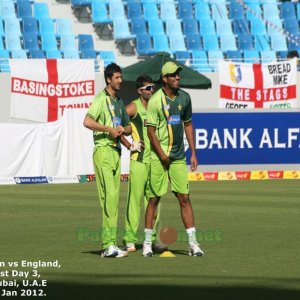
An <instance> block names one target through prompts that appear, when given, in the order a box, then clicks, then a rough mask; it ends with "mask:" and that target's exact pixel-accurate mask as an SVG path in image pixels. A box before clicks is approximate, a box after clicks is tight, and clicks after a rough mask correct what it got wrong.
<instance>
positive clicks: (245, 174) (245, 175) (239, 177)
mask: <svg viewBox="0 0 300 300" xmlns="http://www.w3.org/2000/svg"><path fill="white" fill-rule="evenodd" d="M235 176H236V179H237V180H250V177H251V172H250V171H246V172H235Z"/></svg>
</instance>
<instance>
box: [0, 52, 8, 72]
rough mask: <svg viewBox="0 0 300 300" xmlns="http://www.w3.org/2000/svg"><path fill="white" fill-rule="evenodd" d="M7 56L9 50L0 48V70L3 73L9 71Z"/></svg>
mask: <svg viewBox="0 0 300 300" xmlns="http://www.w3.org/2000/svg"><path fill="white" fill-rule="evenodd" d="M9 58H10V56H9V51H8V50H1V49H0V71H1V72H3V73H4V72H10V68H9Z"/></svg>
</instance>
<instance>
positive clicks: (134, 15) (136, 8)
mask: <svg viewBox="0 0 300 300" xmlns="http://www.w3.org/2000/svg"><path fill="white" fill-rule="evenodd" d="M142 15H143V11H142V5H141V4H140V3H139V2H130V3H127V17H128V19H139V18H141V17H142Z"/></svg>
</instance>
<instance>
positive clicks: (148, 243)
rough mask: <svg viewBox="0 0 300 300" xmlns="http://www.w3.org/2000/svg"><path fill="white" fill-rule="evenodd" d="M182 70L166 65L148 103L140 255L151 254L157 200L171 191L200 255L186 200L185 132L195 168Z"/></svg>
mask: <svg viewBox="0 0 300 300" xmlns="http://www.w3.org/2000/svg"><path fill="white" fill-rule="evenodd" d="M181 70H182V68H181V67H179V66H177V65H176V64H175V63H174V62H166V63H165V64H164V65H163V67H162V72H161V79H162V84H163V86H162V88H161V89H159V90H158V91H157V92H156V93H155V94H154V95H153V96H152V97H151V99H150V100H149V103H148V110H147V121H148V123H147V126H148V136H149V140H150V143H151V146H152V152H151V169H150V198H149V201H148V206H147V210H146V216H145V241H144V244H143V256H145V257H149V256H152V255H153V251H152V235H153V223H154V222H153V221H154V216H155V211H156V209H157V206H158V203H159V201H160V198H161V197H162V196H163V195H164V194H165V193H167V191H168V178H170V182H171V190H172V192H173V193H174V194H175V196H176V197H177V199H178V201H179V205H180V210H181V217H182V221H183V224H184V226H185V228H186V232H187V235H188V241H189V245H188V250H189V255H191V256H202V255H203V254H204V252H203V251H202V250H201V249H200V247H199V244H198V242H197V240H196V229H195V224H194V215H193V208H192V205H191V202H190V199H189V182H188V171H187V164H186V158H185V152H184V140H183V137H184V132H185V134H186V138H187V141H188V144H189V147H190V151H191V161H190V163H191V171H195V170H196V169H197V165H198V161H197V157H196V150H195V141H194V129H193V125H192V103H191V98H190V95H189V94H188V93H186V92H185V91H183V90H181V89H180V88H179V81H180V74H179V72H180V71H181Z"/></svg>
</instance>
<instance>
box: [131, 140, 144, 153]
mask: <svg viewBox="0 0 300 300" xmlns="http://www.w3.org/2000/svg"><path fill="white" fill-rule="evenodd" d="M144 149H145V144H144V141H136V142H133V143H132V144H131V146H130V148H129V150H130V151H131V152H135V151H138V152H142V151H144Z"/></svg>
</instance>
